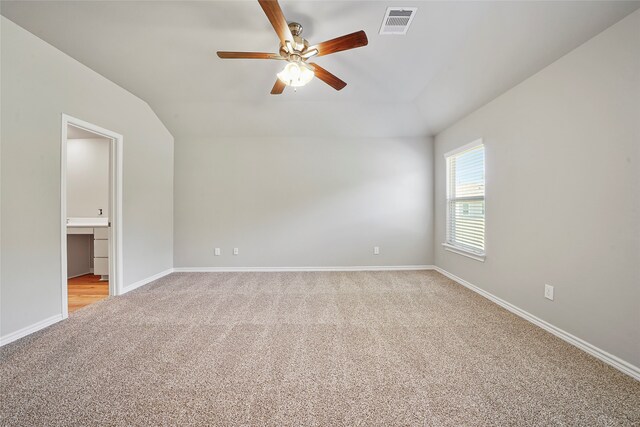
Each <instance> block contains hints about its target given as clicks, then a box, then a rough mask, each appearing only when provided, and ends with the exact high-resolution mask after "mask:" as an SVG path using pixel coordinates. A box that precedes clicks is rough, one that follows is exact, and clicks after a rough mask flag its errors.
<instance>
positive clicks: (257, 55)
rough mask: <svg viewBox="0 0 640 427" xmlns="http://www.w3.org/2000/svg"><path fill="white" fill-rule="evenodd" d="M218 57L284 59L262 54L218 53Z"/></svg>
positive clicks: (274, 54) (275, 55) (270, 54)
mask: <svg viewBox="0 0 640 427" xmlns="http://www.w3.org/2000/svg"><path fill="white" fill-rule="evenodd" d="M217 53H218V57H219V58H222V59H284V58H283V57H282V56H280V55H278V54H277V53H264V52H221V51H218V52H217Z"/></svg>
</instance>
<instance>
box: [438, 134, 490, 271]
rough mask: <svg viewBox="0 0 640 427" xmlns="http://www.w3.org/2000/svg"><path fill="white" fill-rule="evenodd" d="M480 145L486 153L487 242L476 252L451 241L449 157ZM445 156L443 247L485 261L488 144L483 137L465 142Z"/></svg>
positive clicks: (484, 153) (484, 160) (484, 161)
mask: <svg viewBox="0 0 640 427" xmlns="http://www.w3.org/2000/svg"><path fill="white" fill-rule="evenodd" d="M479 146H482V148H483V155H484V159H483V163H484V168H485V177H484V184H485V185H484V195H483V201H484V238H485V242H484V250H483V251H482V252H476V251H473V250H470V249H468V248H465V247H462V246H458V245H455V244H454V243H453V242H451V241H450V239H449V229H450V227H449V221H450V218H451V216H450V213H451V211H450V208H451V207H450V205H451V204H450V197H449V192H450V188H451V183H450V181H449V179H450V177H451V175H450V169H449V168H450V166H449V158H450V157H452V156H455V155H457V154H460V153H463V152H465V151H469V150H471V149H473V148H477V147H479ZM443 157H444V162H445V174H446V176H445V186H446V187H445V190H446V192H445V205H446V206H445V232H444V233H445V241H444V243H442V247H443V248H444V249H445V250H447V251H449V252H453V253H456V254H458V255H463V256H465V257H468V258H471V259H474V260H476V261H480V262H484V261H485V258H486V253H487V244H486V236H487V186H486V183H487V178H486V166H487V151H486V146H485V144H484V142H483V140H482V138H479V139H476V140H474V141H472V142H470V143H468V144H465V145H463V146H461V147H458V148H456V149H454V150H451V151H448V152H446V153H444V155H443Z"/></svg>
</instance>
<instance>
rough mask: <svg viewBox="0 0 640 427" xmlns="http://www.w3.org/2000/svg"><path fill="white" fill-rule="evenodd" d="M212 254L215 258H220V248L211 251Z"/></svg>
mask: <svg viewBox="0 0 640 427" xmlns="http://www.w3.org/2000/svg"><path fill="white" fill-rule="evenodd" d="M213 254H214V255H215V256H220V248H215V249H214V250H213Z"/></svg>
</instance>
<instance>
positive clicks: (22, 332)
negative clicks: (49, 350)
mask: <svg viewBox="0 0 640 427" xmlns="http://www.w3.org/2000/svg"><path fill="white" fill-rule="evenodd" d="M61 320H62V314H56V315H54V316H51V317H48V318H46V319H44V320H41V321H39V322H36V323H34V324H33V325H29V326H27V327H24V328H22V329H18V330H17V331H15V332H11V333H10V334H7V335H5V336H3V337H0V347H2V346H3V345H6V344H9V343H10V342H14V341H15V340H18V339H20V338H22V337H26V336H27V335H30V334H32V333H34V332H37V331H39V330H40V329H44V328H46V327H47V326H51V325H53V324H54V323H58V322H59V321H61Z"/></svg>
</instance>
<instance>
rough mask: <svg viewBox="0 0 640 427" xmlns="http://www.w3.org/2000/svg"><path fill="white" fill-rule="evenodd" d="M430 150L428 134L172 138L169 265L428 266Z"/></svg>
mask: <svg viewBox="0 0 640 427" xmlns="http://www.w3.org/2000/svg"><path fill="white" fill-rule="evenodd" d="M432 149H433V147H432V142H431V140H430V139H428V138H422V139H420V138H417V139H403V138H396V139H391V138H360V139H358V138H342V139H340V138H221V139H200V140H198V139H191V140H180V141H179V142H178V143H177V144H176V161H175V183H176V196H175V266H176V267H263V266H268V267H303V266H304V267H327V266H371V265H382V266H391V265H424V264H432V248H433V245H432V242H433V239H432V235H431V231H432V229H433V227H432V214H433V206H432V199H433V196H432V190H433V168H432ZM374 246H379V247H380V255H377V256H376V255H373V247H374ZM215 247H220V248H221V249H222V255H221V256H214V248H215ZM234 247H237V248H239V250H240V254H239V255H238V256H234V255H232V250H233V248H234Z"/></svg>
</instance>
